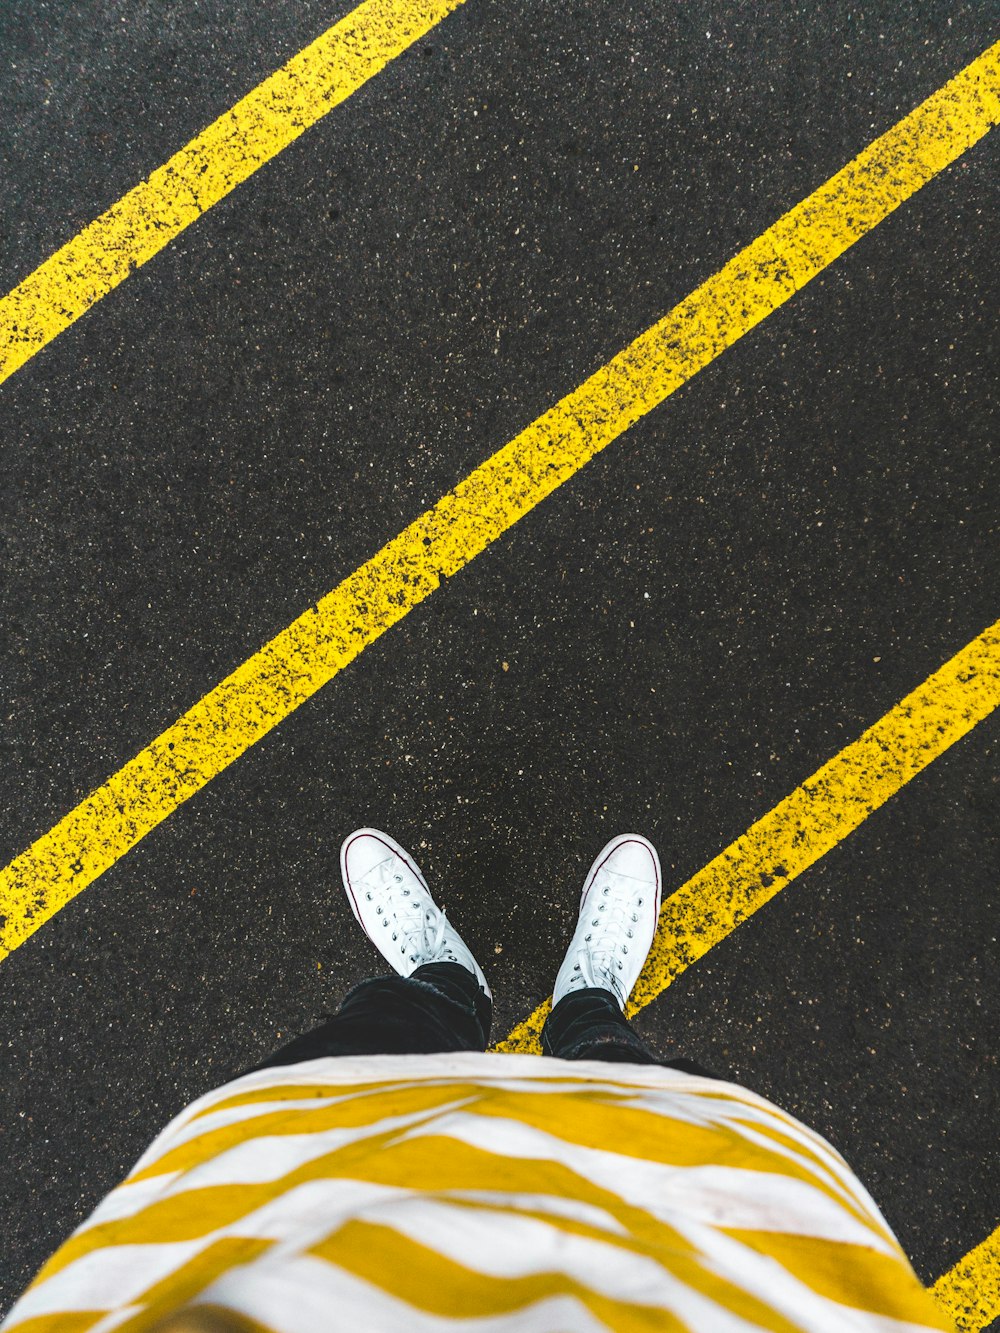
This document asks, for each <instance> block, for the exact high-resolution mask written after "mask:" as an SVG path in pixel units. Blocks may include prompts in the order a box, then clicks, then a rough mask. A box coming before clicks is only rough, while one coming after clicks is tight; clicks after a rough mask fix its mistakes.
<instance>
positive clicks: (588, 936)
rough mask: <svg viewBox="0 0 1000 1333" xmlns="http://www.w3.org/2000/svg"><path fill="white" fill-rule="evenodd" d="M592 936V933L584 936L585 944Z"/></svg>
mask: <svg viewBox="0 0 1000 1333" xmlns="http://www.w3.org/2000/svg"><path fill="white" fill-rule="evenodd" d="M592 938H593V936H592V935H584V937H583V939H584V943H585V944H589V943H590V941H591V939H592Z"/></svg>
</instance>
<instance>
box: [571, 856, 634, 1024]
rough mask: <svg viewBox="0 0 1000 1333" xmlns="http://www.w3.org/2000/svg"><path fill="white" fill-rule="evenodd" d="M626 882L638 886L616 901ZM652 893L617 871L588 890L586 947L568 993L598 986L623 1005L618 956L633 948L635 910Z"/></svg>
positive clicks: (621, 969)
mask: <svg viewBox="0 0 1000 1333" xmlns="http://www.w3.org/2000/svg"><path fill="white" fill-rule="evenodd" d="M616 881H617V883H616ZM626 881H627V882H628V883H630V884H635V885H638V886H639V887H637V888H635V889H633V890H632V891H631V893H630V894H629V897H628V899H627V900H623V899H622V898H620V897H619V898H617V899H615V898H614V895H615V894H616V892H617V891H619V886H620V887H622V888H624V887H625V882H626ZM651 892H652V889H651V888H650V886H649V885H648V884H647V883H646V882H645V881H644V880H636V879H635V878H634V876H632V875H622V874H620V873H619V872H618V871H616V870H606V871H604V872H603V874H602V877H601V880H599V881H598V883H597V884H595V885H594V887H593V889H592V890H591V897H590V902H591V907H590V909H589V913H588V927H587V931H586V933H585V935H584V941H585V946H586V947H585V948H582V949H580V950H579V952H578V953H577V962H576V966H575V969H574V970H575V971H576V973H577V976H575V977H574V978H573V980H572V981H571V982H570V984H569V989H570V990H578V989H580V988H581V987H582V986H600V987H601V988H602V989H603V990H610V991H613V992H614V993H615V995H616V996H617V997H618V999H619V1000H620V1001H621V1003H622V1004H624V1003H625V1000H626V998H627V997H626V996H625V994H624V993H623V992H624V986H623V985H622V980H621V978H620V976H619V973H620V972H622V971H623V970H624V968H623V964H622V961H621V958H620V957H619V954H627V953H628V952H629V950H630V948H634V947H635V946H634V945H630V944H629V943H628V941H630V940H633V939H634V937H635V930H634V927H635V926H636V925H638V922H639V913H638V911H637V910H636V909H637V908H639V907H642V905H643V902H644V900H645V897H646V896H647V894H649V893H651ZM608 899H610V900H612V901H611V903H610V907H609V906H608V903H607V902H606V901H605V900H608Z"/></svg>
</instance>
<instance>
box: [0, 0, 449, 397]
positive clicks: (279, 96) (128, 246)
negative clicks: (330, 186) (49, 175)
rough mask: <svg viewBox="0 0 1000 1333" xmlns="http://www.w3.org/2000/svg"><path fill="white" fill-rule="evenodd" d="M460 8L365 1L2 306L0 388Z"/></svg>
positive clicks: (433, 0)
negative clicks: (27, 362)
mask: <svg viewBox="0 0 1000 1333" xmlns="http://www.w3.org/2000/svg"><path fill="white" fill-rule="evenodd" d="M462 3H463V0H363V3H362V4H360V5H358V7H357V9H354V10H352V11H351V13H350V14H348V15H347V16H346V17H345V18H343V19H341V21H340V22H339V23H336V24H334V26H333V27H332V28H329V29H328V30H327V31H326V32H325V33H323V35H322V36H321V37H318V38H317V39H316V41H314V42H312V43H311V44H310V45H309V46H307V47H306V48H305V49H304V50H302V51H300V52H299V53H298V55H295V56H293V57H292V59H291V60H289V61H288V63H287V64H286V65H282V67H281V69H279V70H276V71H275V73H274V74H272V75H271V76H270V77H269V78H267V79H265V80H264V82H263V83H261V84H259V85H258V86H257V87H256V88H254V90H253V91H252V92H250V93H248V94H247V96H246V97H244V98H242V99H241V100H240V101H239V102H237V103H236V105H235V106H234V107H233V108H232V109H231V110H230V111H227V112H226V113H225V114H224V115H222V116H220V117H219V118H218V120H215V121H213V122H212V124H211V125H209V126H208V128H207V129H205V130H202V132H201V133H200V134H198V135H196V136H195V137H194V138H193V139H192V140H191V142H190V143H188V144H186V145H185V146H184V147H183V148H182V149H180V151H179V152H177V153H175V154H174V155H173V157H172V158H171V159H170V160H169V162H166V163H165V164H164V165H163V166H162V167H159V168H157V170H156V171H154V172H153V173H152V175H150V176H149V177H148V178H147V179H146V180H144V181H142V182H140V184H138V185H137V186H135V188H134V189H132V190H129V192H128V194H126V195H125V196H124V197H123V198H121V199H119V201H118V202H117V203H116V204H113V205H112V207H111V208H109V209H108V210H107V212H106V213H102V214H101V216H100V217H99V218H96V219H95V220H94V221H93V222H92V223H90V225H89V226H88V227H85V228H84V229H83V231H82V232H80V233H79V235H77V236H75V237H74V238H73V240H71V241H69V242H68V243H67V244H66V245H64V246H63V247H62V249H60V250H57V251H56V253H55V254H54V255H52V256H51V257H50V258H49V259H47V260H46V261H45V262H44V263H43V264H41V265H40V266H39V267H38V268H37V269H35V271H34V273H31V274H29V276H28V277H27V278H25V279H24V281H23V282H21V283H19V284H18V286H16V287H15V288H14V290H13V291H11V292H9V293H8V295H7V296H5V297H4V298H3V300H2V301H0V383H2V382H3V381H4V380H5V379H7V378H8V376H10V375H13V373H14V372H15V371H16V370H18V369H19V368H20V367H21V366H23V365H24V363H25V362H26V361H30V360H31V358H32V357H33V356H34V355H35V353H36V352H38V351H41V349H42V348H43V347H44V346H45V345H46V343H50V342H51V341H52V339H53V338H55V337H57V336H58V335H59V334H60V333H62V331H63V329H65V328H68V327H69V325H70V324H72V323H73V322H74V320H77V319H79V318H80V316H81V315H82V314H84V313H85V312H86V311H87V310H89V309H90V307H91V306H92V305H94V304H95V302H97V301H99V300H100V299H101V298H102V297H103V296H107V294H108V292H110V291H113V290H114V288H115V287H117V286H118V284H119V283H120V282H123V281H124V280H125V279H126V278H127V277H128V275H129V274H130V273H131V272H133V270H134V269H136V268H138V267H139V266H140V265H141V264H145V263H146V261H147V260H148V259H152V258H153V256H154V255H156V254H158V253H159V252H160V251H161V250H162V249H163V248H164V246H166V245H169V244H170V242H171V241H172V240H173V239H174V237H175V236H177V235H178V233H179V232H182V231H183V230H184V228H185V227H188V226H190V224H191V223H192V222H194V221H195V220H196V219H197V218H200V217H201V215H202V213H205V212H207V211H208V209H210V208H211V207H212V206H213V205H214V204H217V203H218V202H219V200H220V199H223V198H225V196H226V195H227V194H229V192H230V191H231V190H234V189H235V188H236V186H237V185H239V184H241V182H243V181H245V180H246V179H247V177H248V176H252V175H253V173H254V172H255V171H256V170H257V169H258V167H262V166H263V165H264V163H265V162H269V161H270V160H271V158H272V157H275V156H276V155H277V154H278V153H280V152H281V150H282V149H283V148H287V147H288V145H289V144H290V143H293V142H294V141H295V140H296V139H297V138H298V137H299V135H300V134H302V133H303V132H304V131H305V130H307V129H308V128H309V126H310V125H314V124H315V123H316V121H317V120H320V119H321V118H322V117H323V116H325V115H326V113H327V112H328V111H331V110H332V109H333V108H334V107H335V106H338V105H339V104H340V103H341V102H343V101H345V100H346V99H347V98H348V97H350V95H351V94H352V93H353V92H356V91H357V89H358V88H360V87H361V85H362V84H363V83H366V82H367V81H368V80H369V79H370V78H372V77H373V75H375V74H378V72H379V71H380V70H382V69H384V68H385V66H386V65H387V64H388V63H389V62H390V61H391V60H394V59H395V58H396V56H398V55H400V54H401V53H402V52H403V51H405V50H406V49H407V47H409V46H412V44H413V43H414V42H416V41H418V40H419V39H420V38H421V37H423V36H424V34H425V33H427V32H428V31H429V30H430V29H431V28H433V27H434V26H435V25H436V24H437V23H439V22H440V21H441V20H442V19H443V18H445V17H446V15H448V14H450V13H451V11H452V10H453V9H457V8H458V6H459V5H460V4H462Z"/></svg>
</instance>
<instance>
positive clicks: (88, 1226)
mask: <svg viewBox="0 0 1000 1333" xmlns="http://www.w3.org/2000/svg"><path fill="white" fill-rule="evenodd" d="M189 1303H191V1304H195V1305H204V1306H207V1307H208V1308H209V1309H221V1310H223V1311H234V1312H237V1314H238V1315H240V1316H243V1317H244V1318H246V1319H248V1320H249V1321H250V1322H249V1324H243V1325H242V1326H243V1327H251V1328H254V1329H273V1330H287V1333H306V1330H310V1331H311V1330H316V1329H345V1330H383V1329H384V1330H393V1331H394V1333H396V1331H398V1330H404V1329H405V1330H414V1331H415V1333H424V1331H425V1330H442V1329H447V1330H456V1331H457V1330H463V1331H464V1330H468V1331H469V1333H472V1331H473V1330H475V1333H512V1331H513V1330H518V1333H522V1331H523V1333H528V1331H535V1330H538V1331H541V1330H545V1333H552V1331H553V1330H580V1331H581V1333H597V1331H598V1330H606V1329H614V1330H623V1329H650V1330H651V1329H655V1330H658V1331H659V1333H662V1331H663V1330H675V1329H692V1330H699V1331H701V1330H707V1331H708V1333H716V1330H718V1333H738V1331H741V1330H749V1329H773V1330H789V1331H790V1330H794V1329H810V1330H845V1329H852V1330H861V1329H864V1330H879V1333H890V1330H903V1329H924V1328H933V1329H949V1328H951V1327H952V1325H951V1324H950V1323H949V1321H948V1319H947V1318H946V1317H945V1316H944V1314H943V1313H942V1311H941V1310H939V1309H938V1308H937V1306H936V1305H935V1303H934V1301H933V1299H932V1298H931V1296H930V1295H929V1294H928V1293H927V1292H926V1291H924V1289H923V1288H922V1287H921V1285H920V1283H919V1282H918V1280H917V1278H916V1276H915V1275H914V1273H913V1270H912V1269H911V1267H910V1265H909V1263H908V1262H907V1260H906V1257H905V1255H904V1254H903V1252H902V1250H901V1249H900V1247H899V1245H898V1243H897V1241H896V1240H895V1238H894V1237H893V1235H892V1232H891V1231H890V1229H889V1227H888V1224H887V1223H886V1222H885V1220H884V1219H883V1217H882V1216H881V1214H880V1213H879V1211H878V1208H877V1207H876V1206H875V1203H874V1202H873V1200H872V1199H871V1197H870V1196H869V1194H868V1193H867V1191H866V1190H865V1189H864V1187H863V1186H862V1185H861V1184H860V1183H859V1181H858V1180H857V1179H856V1177H855V1176H854V1175H853V1174H852V1172H851V1171H850V1169H849V1168H848V1166H847V1165H846V1164H845V1162H844V1160H843V1159H842V1158H841V1157H840V1156H839V1155H838V1154H837V1153H836V1152H834V1150H833V1149H832V1148H831V1147H830V1145H829V1144H827V1143H826V1142H825V1141H824V1140H823V1139H822V1138H820V1137H819V1136H818V1135H816V1134H814V1133H813V1132H812V1131H811V1130H809V1129H806V1128H805V1127H804V1126H802V1125H801V1124H799V1123H798V1122H797V1121H796V1120H794V1119H793V1118H792V1117H791V1116H789V1115H786V1114H785V1113H784V1112H783V1111H780V1110H779V1109H778V1108H777V1107H775V1106H772V1105H771V1104H770V1103H768V1102H766V1101H764V1100H763V1099H762V1098H760V1097H757V1096H755V1095H754V1094H753V1093H751V1092H748V1091H746V1090H745V1089H743V1088H739V1087H736V1086H734V1085H732V1084H728V1083H719V1082H714V1081H712V1080H708V1079H702V1078H696V1077H694V1076H691V1075H687V1074H680V1073H678V1072H676V1071H675V1070H670V1069H662V1068H658V1067H653V1066H638V1065H620V1064H602V1063H599V1062H596V1061H579V1062H573V1063H568V1062H566V1061H560V1060H552V1059H545V1058H541V1057H537V1056H530V1055H497V1054H485V1055H480V1054H476V1053H461V1054H456V1055H409V1056H366V1057H361V1058H342V1059H323V1060H313V1061H309V1062H308V1063H304V1064H299V1065H291V1066H286V1067H281V1068H276V1069H268V1070H264V1071H260V1072H258V1073H254V1074H249V1075H246V1076H245V1077H243V1078H241V1079H239V1080H237V1081H236V1082H235V1083H230V1084H228V1085H227V1086H226V1087H223V1088H220V1089H218V1090H217V1091H215V1092H212V1093H210V1094H209V1095H208V1096H206V1097H203V1098H201V1099H200V1100H199V1101H197V1102H195V1103H194V1104H193V1105H191V1106H190V1107H188V1108H187V1110H185V1111H184V1112H183V1113H182V1114H181V1115H180V1116H178V1117H177V1119H176V1120H174V1121H173V1122H172V1124H170V1125H169V1126H168V1128H167V1129H165V1130H164V1131H163V1133H162V1134H161V1135H160V1136H159V1138H157V1140H156V1141H155V1143H154V1144H153V1145H152V1147H150V1148H149V1150H148V1151H147V1152H146V1154H145V1155H144V1156H143V1157H142V1158H141V1160H140V1161H139V1162H138V1164H137V1165H136V1167H135V1168H134V1170H133V1171H132V1172H131V1174H130V1175H129V1176H128V1178H127V1179H126V1180H125V1181H124V1183H123V1184H121V1185H120V1186H119V1187H118V1188H117V1189H115V1190H113V1191H112V1193H111V1194H110V1195H109V1196H108V1197H107V1198H106V1199H105V1200H104V1202H103V1203H102V1204H101V1205H100V1207H99V1208H98V1209H97V1210H96V1212H95V1213H94V1214H93V1216H91V1217H90V1218H89V1220H88V1221H87V1222H86V1223H84V1225H83V1226H82V1227H81V1228H80V1229H79V1230H78V1231H77V1232H76V1233H75V1234H74V1235H73V1236H72V1237H71V1239H70V1240H69V1241H67V1242H66V1244H65V1245H63V1247H62V1248H61V1249H60V1250H58V1251H57V1253H56V1254H55V1255H54V1256H53V1258H52V1259H50V1260H49V1262H48V1264H46V1266H45V1268H44V1269H43V1270H42V1272H41V1273H40V1274H39V1276H38V1277H37V1278H36V1280H35V1282H34V1283H33V1285H32V1286H31V1287H30V1288H29V1289H28V1291H27V1292H26V1293H25V1295H24V1296H23V1297H22V1298H21V1300H20V1302H19V1303H18V1304H17V1305H16V1306H15V1307H14V1309H13V1311H12V1312H11V1314H10V1315H9V1317H8V1319H7V1321H6V1322H5V1324H4V1325H3V1327H4V1329H5V1330H6V1329H11V1330H14V1329H16V1330H18V1333H36V1331H38V1330H42V1329H59V1330H71V1331H72V1333H82V1331H83V1330H95V1331H97V1330H101V1331H103V1330H105V1329H112V1328H113V1329H129V1330H131V1329H148V1328H153V1327H155V1326H156V1325H157V1323H158V1322H159V1321H160V1320H161V1319H162V1318H163V1317H164V1316H165V1315H167V1314H168V1313H169V1312H171V1311H173V1310H176V1309H177V1308H178V1307H180V1306H184V1305H186V1304H189ZM237 1322H238V1321H237Z"/></svg>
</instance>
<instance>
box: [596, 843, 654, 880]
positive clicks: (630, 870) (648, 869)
mask: <svg viewBox="0 0 1000 1333" xmlns="http://www.w3.org/2000/svg"><path fill="white" fill-rule="evenodd" d="M605 865H606V868H607V869H608V870H612V871H614V872H615V873H616V874H619V875H628V876H630V877H631V878H632V879H644V880H648V881H649V883H650V884H652V885H658V884H659V879H660V874H659V864H658V862H657V859H656V852H655V851H654V850H653V847H652V845H651V844H650V843H648V842H647V841H646V839H645V838H640V837H638V836H629V837H626V838H623V839H622V841H621V842H620V843H619V844H618V846H617V847H616V848H615V849H614V850H613V851H612V853H611V855H610V856H609V857H608V859H607V861H606V863H605Z"/></svg>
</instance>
